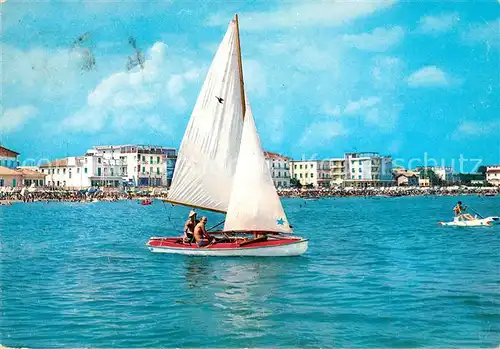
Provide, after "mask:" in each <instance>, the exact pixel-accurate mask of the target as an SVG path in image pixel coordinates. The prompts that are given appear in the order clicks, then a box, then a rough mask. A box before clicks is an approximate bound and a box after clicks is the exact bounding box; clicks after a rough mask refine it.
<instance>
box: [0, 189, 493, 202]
mask: <svg viewBox="0 0 500 349" xmlns="http://www.w3.org/2000/svg"><path fill="white" fill-rule="evenodd" d="M277 192H278V195H279V196H280V197H287V198H310V199H316V198H326V197H368V196H375V197H399V196H455V195H478V196H496V195H500V187H462V186H461V187H459V186H455V187H431V188H418V187H386V188H321V189H297V188H285V189H278V190H277ZM148 198H149V199H160V200H161V199H166V198H167V190H166V189H160V188H154V189H150V188H144V189H141V190H137V189H135V190H123V189H121V190H120V189H116V188H113V189H112V190H109V189H108V188H105V189H104V190H100V189H93V190H89V189H83V190H64V189H54V188H48V187H46V188H37V189H36V190H34V191H27V190H24V191H23V190H13V189H11V190H5V189H4V190H0V204H2V205H6V204H10V203H12V202H53V201H56V202H61V201H64V202H96V201H118V200H143V199H148Z"/></svg>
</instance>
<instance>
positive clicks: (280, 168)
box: [264, 151, 290, 188]
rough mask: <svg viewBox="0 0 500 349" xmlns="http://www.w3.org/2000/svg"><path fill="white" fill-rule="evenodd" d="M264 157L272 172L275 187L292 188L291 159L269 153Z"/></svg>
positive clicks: (265, 153) (266, 152)
mask: <svg viewBox="0 0 500 349" xmlns="http://www.w3.org/2000/svg"><path fill="white" fill-rule="evenodd" d="M264 157H265V158H266V163H267V166H268V167H269V171H270V172H271V177H272V178H273V182H274V186H275V187H276V188H288V187H289V186H290V158H289V157H286V156H283V155H280V154H277V153H272V152H269V151H265V152H264Z"/></svg>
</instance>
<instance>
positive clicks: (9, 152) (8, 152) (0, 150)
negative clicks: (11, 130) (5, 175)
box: [0, 145, 19, 157]
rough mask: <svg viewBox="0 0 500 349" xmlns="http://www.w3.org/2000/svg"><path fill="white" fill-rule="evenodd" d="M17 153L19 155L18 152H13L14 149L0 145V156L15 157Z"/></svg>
mask: <svg viewBox="0 0 500 349" xmlns="http://www.w3.org/2000/svg"><path fill="white" fill-rule="evenodd" d="M18 155H19V153H18V152H15V151H14V150H10V149H7V148H5V147H2V146H1V145H0V156H8V157H16V156H18Z"/></svg>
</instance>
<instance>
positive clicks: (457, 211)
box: [453, 201, 474, 221]
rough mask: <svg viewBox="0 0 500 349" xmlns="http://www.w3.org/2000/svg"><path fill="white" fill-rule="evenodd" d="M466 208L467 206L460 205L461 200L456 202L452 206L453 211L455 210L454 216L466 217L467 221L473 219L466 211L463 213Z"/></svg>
mask: <svg viewBox="0 0 500 349" xmlns="http://www.w3.org/2000/svg"><path fill="white" fill-rule="evenodd" d="M466 209H467V206H462V201H459V202H457V205H456V206H455V207H453V212H455V217H461V218H462V219H467V220H469V221H471V220H473V219H474V217H472V216H471V215H470V214H468V213H464V212H465V210H466Z"/></svg>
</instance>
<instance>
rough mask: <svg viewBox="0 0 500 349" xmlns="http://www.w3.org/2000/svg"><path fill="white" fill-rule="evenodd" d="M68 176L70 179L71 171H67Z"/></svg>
mask: <svg viewBox="0 0 500 349" xmlns="http://www.w3.org/2000/svg"><path fill="white" fill-rule="evenodd" d="M68 176H69V178H70V179H71V171H69V172H68Z"/></svg>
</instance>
